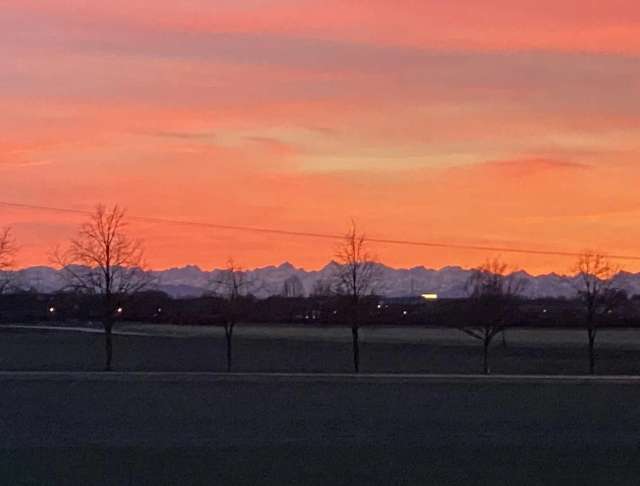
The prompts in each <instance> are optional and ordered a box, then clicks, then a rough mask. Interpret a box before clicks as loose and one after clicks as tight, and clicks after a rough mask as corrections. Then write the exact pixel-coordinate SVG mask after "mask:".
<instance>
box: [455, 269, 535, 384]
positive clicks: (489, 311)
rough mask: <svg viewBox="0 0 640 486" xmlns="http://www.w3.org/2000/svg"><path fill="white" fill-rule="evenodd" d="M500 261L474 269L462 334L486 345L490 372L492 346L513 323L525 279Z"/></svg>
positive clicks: (486, 364) (486, 366)
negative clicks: (467, 311)
mask: <svg viewBox="0 0 640 486" xmlns="http://www.w3.org/2000/svg"><path fill="white" fill-rule="evenodd" d="M508 268H509V267H508V265H507V264H506V263H504V262H502V261H500V259H499V258H495V259H490V260H487V261H486V262H485V263H484V264H483V265H480V266H479V267H478V268H476V269H474V270H473V271H472V272H471V275H470V276H469V280H468V281H467V291H468V293H469V299H468V310H469V313H468V315H467V316H466V319H465V321H466V322H465V323H464V324H463V326H462V327H461V329H462V331H463V332H465V333H466V334H468V335H469V336H471V337H473V338H475V339H478V340H479V341H481V342H482V347H483V370H484V373H485V374H489V373H490V371H491V370H490V367H489V347H490V346H491V343H492V341H493V339H494V338H495V337H496V336H497V335H498V334H500V333H502V332H504V330H505V329H506V328H507V327H508V326H509V325H510V324H511V323H512V318H513V314H514V310H515V307H516V306H515V304H516V303H517V298H518V296H519V294H520V293H521V292H522V290H523V289H524V280H523V279H521V278H518V277H517V276H516V274H515V273H512V272H509V271H508Z"/></svg>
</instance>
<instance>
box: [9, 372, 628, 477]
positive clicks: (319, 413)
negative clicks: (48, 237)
mask: <svg viewBox="0 0 640 486" xmlns="http://www.w3.org/2000/svg"><path fill="white" fill-rule="evenodd" d="M0 386H1V387H2V404H1V405H0V412H1V413H0V478H1V481H2V484H7V485H24V484H37V485H69V484H81V485H113V484H116V485H127V484H135V485H169V484H176V485H191V484H201V485H211V484H222V485H231V484H234V485H235V484H246V485H257V484H266V485H287V484H296V485H316V484H317V485H321V484H322V485H325V484H331V485H353V484H355V485H360V484H362V485H385V486H386V485H393V484H403V485H419V484H436V485H452V484H483V485H484V484H490V485H493V484H500V485H528V484H531V485H541V484H544V485H553V484H562V485H573V484H575V485H586V484H603V485H604V484H606V485H612V484H629V485H637V484H638V477H640V445H639V444H640V436H639V435H638V432H639V430H638V428H639V426H640V388H638V387H637V386H633V385H625V384H597V383H590V384H544V385H543V384H532V383H529V384H504V383H502V384H498V383H478V382H475V383H473V382H471V383H449V384H446V383H440V384H436V383H429V382H424V383H407V382H401V381H400V380H398V382H396V383H393V382H384V383H362V382H361V383H356V382H336V383H313V382H310V383H299V382H290V383H287V382H282V381H280V382H277V381H273V382H269V381H268V380H266V379H265V380H263V382H260V383H255V382H253V383H249V382H247V381H244V380H243V379H242V378H238V379H237V380H232V381H229V380H228V381H226V382H216V381H212V380H207V379H206V378H202V377H200V378H198V377H192V378H188V377H187V378H184V379H178V378H176V379H175V380H169V381H161V380H158V379H155V378H154V377H149V378H148V379H147V378H144V377H136V378H126V377H125V378H124V379H120V378H118V376H117V375H116V376H114V377H113V379H109V380H106V381H105V380H102V379H91V378H82V379H78V378H74V377H73V376H72V375H70V376H69V378H68V379H57V380H51V379H47V378H42V379H24V378H16V377H10V376H3V377H2V378H0Z"/></svg>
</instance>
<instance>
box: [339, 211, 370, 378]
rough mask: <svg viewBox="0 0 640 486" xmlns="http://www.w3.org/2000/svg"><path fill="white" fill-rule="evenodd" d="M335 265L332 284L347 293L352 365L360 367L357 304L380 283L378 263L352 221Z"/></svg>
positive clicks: (364, 238) (364, 237)
mask: <svg viewBox="0 0 640 486" xmlns="http://www.w3.org/2000/svg"><path fill="white" fill-rule="evenodd" d="M336 259H337V263H338V266H337V267H336V272H335V276H334V279H335V288H336V290H337V292H338V293H339V294H340V295H343V296H345V297H347V299H348V304H349V319H350V323H349V324H350V325H351V336H352V342H353V367H354V369H355V372H356V373H358V372H359V371H360V336H359V333H360V317H361V316H360V306H361V302H362V298H363V297H365V296H367V295H371V294H373V293H374V292H375V290H376V288H377V285H378V283H379V267H378V266H377V264H376V260H375V258H374V257H373V255H372V254H371V253H370V251H369V244H368V240H367V237H366V235H365V234H364V233H362V232H360V231H358V227H357V225H356V222H355V221H351V226H350V227H349V230H348V231H347V233H346V234H345V235H344V239H343V241H342V243H341V244H340V246H339V248H338V251H337V253H336Z"/></svg>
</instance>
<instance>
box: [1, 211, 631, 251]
mask: <svg viewBox="0 0 640 486" xmlns="http://www.w3.org/2000/svg"><path fill="white" fill-rule="evenodd" d="M0 206H5V207H11V208H15V209H31V210H37V211H50V212H57V213H67V214H81V215H90V214H92V212H91V211H88V210H83V209H72V208H60V207H53V206H39V205H35V204H22V203H15V202H9V201H0ZM127 217H128V218H129V219H131V220H135V221H143V222H149V223H155V224H169V225H174V226H196V227H201V228H210V229H221V230H229V231H244V232H251V233H262V234H273V235H280V236H295V237H303V238H321V239H327V240H341V239H343V238H344V235H339V234H330V233H314V232H308V231H291V230H281V229H276V228H262V227H255V226H239V225H227V224H218V223H208V222H201V221H187V220H176V219H169V218H157V217H152V216H135V215H128V216H127ZM368 241H370V242H371V243H379V244H386V245H403V246H419V247H427V248H448V249H455V250H471V251H488V252H501V253H519V254H527V255H539V256H560V257H572V258H578V257H580V256H581V255H582V254H581V253H579V252H571V251H556V250H534V249H526V248H513V247H503V246H485V245H463V244H456V243H443V242H433V241H413V240H397V239H388V238H368ZM607 256H608V257H609V258H612V259H615V260H630V261H640V256H633V255H607Z"/></svg>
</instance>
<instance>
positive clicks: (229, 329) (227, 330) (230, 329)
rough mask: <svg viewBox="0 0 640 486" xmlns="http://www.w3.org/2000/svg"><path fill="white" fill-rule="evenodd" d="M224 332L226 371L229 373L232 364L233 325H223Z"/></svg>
mask: <svg viewBox="0 0 640 486" xmlns="http://www.w3.org/2000/svg"><path fill="white" fill-rule="evenodd" d="M224 334H225V336H226V338H227V373H229V372H230V371H231V365H232V361H231V360H232V356H231V338H232V337H233V327H225V328H224Z"/></svg>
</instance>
